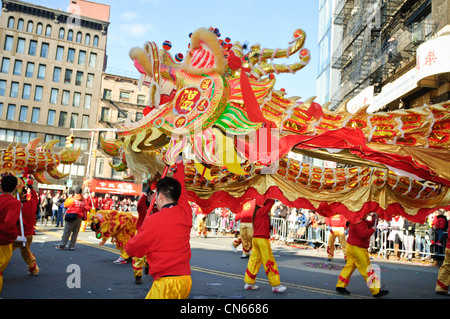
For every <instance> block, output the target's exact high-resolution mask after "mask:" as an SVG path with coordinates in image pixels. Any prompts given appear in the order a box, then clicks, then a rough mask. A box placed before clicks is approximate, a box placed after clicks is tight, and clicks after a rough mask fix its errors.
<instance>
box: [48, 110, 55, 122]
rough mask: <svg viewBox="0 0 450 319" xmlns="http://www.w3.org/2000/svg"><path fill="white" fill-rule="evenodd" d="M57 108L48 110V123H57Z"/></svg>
mask: <svg viewBox="0 0 450 319" xmlns="http://www.w3.org/2000/svg"><path fill="white" fill-rule="evenodd" d="M55 115H56V111H55V110H48V117H47V125H55Z"/></svg>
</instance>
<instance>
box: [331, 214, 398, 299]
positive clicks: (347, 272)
mask: <svg viewBox="0 0 450 319" xmlns="http://www.w3.org/2000/svg"><path fill="white" fill-rule="evenodd" d="M377 219H378V217H377V215H376V214H375V213H374V214H372V213H370V214H367V215H366V216H364V218H363V219H362V220H360V221H359V222H357V223H354V224H353V223H350V226H349V229H348V239H347V263H346V264H345V266H344V268H343V269H342V271H341V274H340V275H339V279H338V283H337V285H336V291H337V292H339V293H341V294H350V292H349V291H348V290H347V289H346V287H347V286H348V284H349V282H350V277H351V275H352V273H353V271H354V270H355V269H356V268H358V270H359V272H360V273H361V275H362V276H363V278H364V280H365V282H366V283H367V285H368V287H369V289H370V291H371V293H372V295H373V296H374V297H381V296H384V295H386V294H388V293H389V291H388V290H384V289H381V288H380V280H379V278H378V276H377V275H376V273H375V271H374V270H373V267H372V265H371V263H370V256H369V253H368V252H367V248H369V243H370V237H371V236H372V234H373V233H374V232H375V229H376V221H377Z"/></svg>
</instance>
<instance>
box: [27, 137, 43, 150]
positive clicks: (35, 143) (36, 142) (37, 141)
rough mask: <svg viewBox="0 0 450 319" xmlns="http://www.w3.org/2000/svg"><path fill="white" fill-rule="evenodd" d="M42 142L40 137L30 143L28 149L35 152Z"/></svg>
mask: <svg viewBox="0 0 450 319" xmlns="http://www.w3.org/2000/svg"><path fill="white" fill-rule="evenodd" d="M40 140H41V138H40V137H36V138H34V139H32V140H31V141H30V142H28V145H27V148H28V149H29V150H35V149H36V146H37V145H38V143H39V141H40Z"/></svg>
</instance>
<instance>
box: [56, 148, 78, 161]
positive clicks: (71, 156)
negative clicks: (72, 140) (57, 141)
mask: <svg viewBox="0 0 450 319" xmlns="http://www.w3.org/2000/svg"><path fill="white" fill-rule="evenodd" d="M80 153H81V149H77V150H72V149H70V148H64V149H63V150H62V151H61V153H59V157H60V158H61V164H64V165H70V164H72V163H74V162H75V161H76V160H77V158H78V156H80Z"/></svg>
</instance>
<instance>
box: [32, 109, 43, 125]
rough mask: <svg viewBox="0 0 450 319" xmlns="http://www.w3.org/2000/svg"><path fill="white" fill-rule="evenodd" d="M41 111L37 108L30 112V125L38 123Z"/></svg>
mask: <svg viewBox="0 0 450 319" xmlns="http://www.w3.org/2000/svg"><path fill="white" fill-rule="evenodd" d="M40 112H41V109H40V108H38V107H33V111H32V112H31V123H39V113H40Z"/></svg>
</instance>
